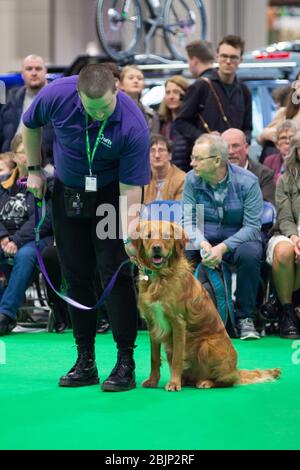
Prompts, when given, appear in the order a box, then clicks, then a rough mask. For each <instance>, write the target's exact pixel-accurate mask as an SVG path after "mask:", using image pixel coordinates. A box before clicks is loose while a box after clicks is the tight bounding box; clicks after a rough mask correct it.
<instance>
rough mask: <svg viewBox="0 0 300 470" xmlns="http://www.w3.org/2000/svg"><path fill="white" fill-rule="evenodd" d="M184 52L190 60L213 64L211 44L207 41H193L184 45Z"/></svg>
mask: <svg viewBox="0 0 300 470" xmlns="http://www.w3.org/2000/svg"><path fill="white" fill-rule="evenodd" d="M185 50H186V52H187V55H188V56H189V58H190V59H191V58H192V57H197V59H199V60H200V61H201V62H204V63H207V62H213V61H214V52H213V47H212V44H211V43H210V42H209V41H204V40H200V39H199V40H195V41H191V42H190V43H189V44H187V45H186V47H185Z"/></svg>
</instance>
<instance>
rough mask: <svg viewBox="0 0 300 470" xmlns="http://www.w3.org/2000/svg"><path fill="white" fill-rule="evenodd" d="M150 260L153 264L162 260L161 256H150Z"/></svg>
mask: <svg viewBox="0 0 300 470" xmlns="http://www.w3.org/2000/svg"><path fill="white" fill-rule="evenodd" d="M152 261H153V264H161V263H162V262H163V259H162V257H157V256H156V257H155V258H152Z"/></svg>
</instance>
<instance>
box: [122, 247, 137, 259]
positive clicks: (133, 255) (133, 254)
mask: <svg viewBox="0 0 300 470" xmlns="http://www.w3.org/2000/svg"><path fill="white" fill-rule="evenodd" d="M124 248H125V251H126V254H127V256H128V258H129V259H130V261H131V262H132V263H134V264H137V250H136V249H135V247H134V246H133V244H132V243H131V242H129V243H126V244H125V245H124Z"/></svg>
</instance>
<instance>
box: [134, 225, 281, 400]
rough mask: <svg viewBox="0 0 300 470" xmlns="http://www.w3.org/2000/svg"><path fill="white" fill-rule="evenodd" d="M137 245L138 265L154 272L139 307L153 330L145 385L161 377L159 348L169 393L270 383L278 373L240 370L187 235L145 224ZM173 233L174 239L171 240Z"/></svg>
mask: <svg viewBox="0 0 300 470" xmlns="http://www.w3.org/2000/svg"><path fill="white" fill-rule="evenodd" d="M137 230H138V231H139V232H140V238H138V239H136V240H134V241H133V244H134V246H135V248H136V250H137V259H138V262H139V263H140V264H141V265H142V266H143V267H144V268H147V269H148V270H151V272H150V273H149V274H148V280H143V281H141V282H140V284H139V309H140V312H141V314H142V316H143V317H144V318H145V320H146V321H147V324H148V328H149V334H150V341H151V373H150V376H149V378H148V379H147V380H145V382H143V386H144V387H156V386H157V384H158V382H159V379H160V345H161V344H163V345H164V348H165V351H166V355H167V359H168V362H169V365H170V369H171V378H170V381H169V383H168V384H167V385H166V390H169V391H176V390H177V391H178V390H180V389H181V386H182V385H193V386H196V387H197V388H211V387H230V386H232V385H234V384H236V383H239V384H248V383H254V382H266V381H271V380H274V379H276V378H278V377H279V375H280V370H279V369H267V370H254V371H247V370H238V369H237V353H236V351H235V349H234V347H233V345H232V343H231V340H230V338H229V336H228V334H227V332H226V330H225V327H224V325H223V322H222V320H221V318H220V316H219V314H218V312H217V310H216V308H215V306H214V303H213V301H212V300H211V298H210V296H209V294H208V293H207V291H206V290H205V289H204V288H203V287H202V285H201V283H200V282H199V281H198V280H197V279H196V278H195V277H194V275H193V272H192V268H191V266H190V264H189V262H188V261H187V259H186V258H185V257H184V254H183V250H184V246H185V244H186V243H187V241H188V240H187V236H186V234H185V232H184V231H183V230H182V228H181V227H180V226H179V225H176V224H172V223H169V222H164V221H151V222H150V221H144V222H140V224H139V226H138V228H137ZM168 234H169V236H168Z"/></svg>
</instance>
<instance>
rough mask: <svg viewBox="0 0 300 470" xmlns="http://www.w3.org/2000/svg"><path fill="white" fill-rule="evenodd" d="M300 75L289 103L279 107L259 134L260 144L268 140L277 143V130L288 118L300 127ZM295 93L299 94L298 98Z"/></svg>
mask: <svg viewBox="0 0 300 470" xmlns="http://www.w3.org/2000/svg"><path fill="white" fill-rule="evenodd" d="M299 77H300V73H298V75H297V78H296V81H298V82H299V84H298V85H296V87H295V88H291V89H290V92H289V96H288V98H287V105H286V106H283V107H281V108H279V109H278V111H277V112H276V114H275V116H274V119H273V120H272V122H271V123H270V124H269V125H268V126H267V127H265V128H264V129H263V130H262V131H261V133H260V134H259V136H257V142H258V143H259V144H260V145H264V144H265V142H266V141H271V142H273V143H276V142H277V141H278V139H277V132H276V130H277V128H278V126H280V124H282V123H283V122H284V121H286V120H291V121H293V123H294V124H295V126H296V127H297V128H299V127H300V106H299V102H300V101H299V97H298V98H297V96H298V95H300V88H299V85H300V81H299ZM295 83H296V82H295ZM295 93H296V95H297V96H296V98H297V99H296V100H295Z"/></svg>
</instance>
